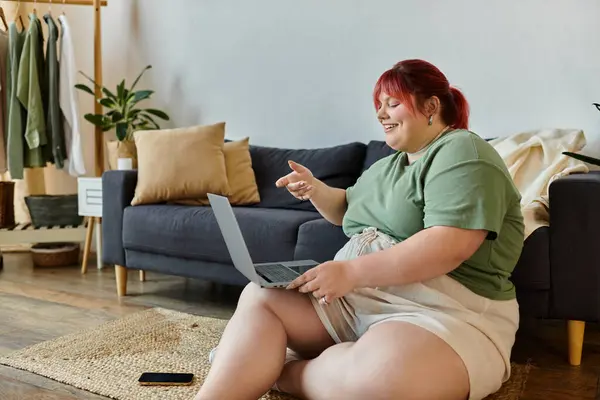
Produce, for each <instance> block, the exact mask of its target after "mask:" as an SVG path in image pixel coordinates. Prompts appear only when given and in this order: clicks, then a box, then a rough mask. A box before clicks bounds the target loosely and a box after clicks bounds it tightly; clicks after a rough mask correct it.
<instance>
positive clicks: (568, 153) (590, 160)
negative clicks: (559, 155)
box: [563, 103, 600, 166]
mask: <svg viewBox="0 0 600 400" xmlns="http://www.w3.org/2000/svg"><path fill="white" fill-rule="evenodd" d="M592 104H593V105H594V106H595V107H596V109H597V110H598V111H600V103H592ZM563 154H564V155H566V156H569V157H573V158H574V159H576V160H579V161H583V162H586V163H588V164H592V165H597V166H600V160H599V159H597V158H594V157H590V156H585V155H583V154H577V153H573V152H571V151H563Z"/></svg>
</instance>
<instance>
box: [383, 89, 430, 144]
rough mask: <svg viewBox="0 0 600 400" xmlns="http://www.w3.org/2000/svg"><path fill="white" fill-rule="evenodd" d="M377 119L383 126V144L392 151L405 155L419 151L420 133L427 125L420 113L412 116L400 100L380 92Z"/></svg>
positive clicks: (421, 139) (425, 119)
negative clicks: (401, 152)
mask: <svg viewBox="0 0 600 400" xmlns="http://www.w3.org/2000/svg"><path fill="white" fill-rule="evenodd" d="M377 118H378V119H379V122H380V123H381V125H382V126H383V131H384V133H385V142H386V143H387V145H388V146H390V147H391V148H392V149H394V150H399V151H404V152H407V153H413V152H416V151H418V150H419V149H420V147H421V145H422V141H423V138H421V137H420V136H421V132H423V130H425V129H427V124H428V120H427V118H426V117H425V116H424V115H423V114H422V113H420V112H416V113H415V114H413V113H412V112H411V111H410V109H409V108H407V107H406V106H405V105H404V104H402V103H401V102H400V100H398V99H395V98H393V97H391V96H389V95H388V94H386V93H383V92H382V93H381V94H380V95H379V109H378V110H377Z"/></svg>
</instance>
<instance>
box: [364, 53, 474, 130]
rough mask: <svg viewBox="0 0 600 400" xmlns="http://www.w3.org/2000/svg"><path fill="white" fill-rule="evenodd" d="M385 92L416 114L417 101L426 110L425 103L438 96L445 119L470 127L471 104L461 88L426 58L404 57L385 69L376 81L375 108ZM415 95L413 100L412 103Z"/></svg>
mask: <svg viewBox="0 0 600 400" xmlns="http://www.w3.org/2000/svg"><path fill="white" fill-rule="evenodd" d="M382 92H383V93H386V94H387V95H388V96H391V97H393V98H395V99H398V100H399V101H400V102H402V103H403V104H404V105H405V107H407V108H408V109H409V110H410V111H411V112H412V113H413V114H414V113H415V103H416V106H417V108H418V109H419V111H420V112H423V103H424V102H425V100H427V99H428V98H430V97H431V96H437V97H438V98H439V99H440V103H441V117H442V120H443V121H444V122H445V123H446V124H447V125H450V126H451V127H452V128H455V129H468V126H469V103H468V102H467V99H466V98H465V96H464V95H463V94H462V92H461V91H460V90H458V89H457V88H455V87H452V86H450V84H449V83H448V79H446V76H445V75H444V74H443V73H442V71H440V70H439V69H438V68H437V67H436V66H434V65H433V64H431V63H429V62H427V61H423V60H404V61H400V62H399V63H397V64H396V65H394V66H393V67H392V68H391V69H389V70H387V71H385V72H384V73H383V74H382V75H381V77H379V79H378V80H377V83H376V85H375V90H374V92H373V100H374V103H375V109H379V107H380V106H381V102H380V101H379V96H380V95H381V93H382ZM413 97H414V99H415V100H414V103H413Z"/></svg>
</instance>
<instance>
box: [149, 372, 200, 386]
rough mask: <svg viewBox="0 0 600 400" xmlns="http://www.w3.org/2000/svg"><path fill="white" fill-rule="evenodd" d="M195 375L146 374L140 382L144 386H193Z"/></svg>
mask: <svg viewBox="0 0 600 400" xmlns="http://www.w3.org/2000/svg"><path fill="white" fill-rule="evenodd" d="M193 380H194V374H184V373H172V372H144V373H143V374H142V375H141V376H140V379H138V382H139V384H140V385H143V386H182V385H183V386H185V385H191V384H192V381H193Z"/></svg>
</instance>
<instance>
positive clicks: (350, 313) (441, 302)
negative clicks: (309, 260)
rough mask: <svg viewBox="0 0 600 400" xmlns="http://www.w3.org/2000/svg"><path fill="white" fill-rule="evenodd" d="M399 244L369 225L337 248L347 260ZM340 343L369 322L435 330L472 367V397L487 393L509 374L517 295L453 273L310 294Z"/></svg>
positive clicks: (339, 257)
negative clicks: (499, 295)
mask: <svg viewBox="0 0 600 400" xmlns="http://www.w3.org/2000/svg"><path fill="white" fill-rule="evenodd" d="M394 244H396V241H395V240H394V239H393V238H391V237H389V236H388V235H386V234H384V233H382V232H379V231H378V230H377V229H375V228H367V229H365V230H364V231H363V232H362V233H360V234H357V235H354V236H353V237H351V238H350V240H349V241H348V243H347V244H346V245H345V246H344V247H343V248H342V249H340V251H339V252H338V253H337V254H336V256H335V259H336V260H347V259H352V258H355V257H358V256H360V255H363V254H367V253H371V252H375V251H379V250H383V249H386V248H389V247H391V246H393V245H394ZM310 298H311V299H312V303H313V305H314V307H315V309H316V311H317V314H318V315H319V317H320V319H321V321H322V322H323V325H324V326H325V328H326V329H327V331H328V332H329V334H330V335H331V337H332V338H333V339H334V340H335V342H336V343H341V342H347V341H352V342H353V341H357V340H358V339H359V338H360V337H361V336H362V335H363V334H364V333H365V332H366V331H367V330H368V329H369V328H370V327H372V326H374V325H376V324H378V323H382V322H385V321H403V322H409V323H412V324H415V325H417V326H420V327H421V328H423V329H427V330H428V331H430V332H432V333H434V334H436V335H437V336H438V337H440V338H441V339H442V340H444V341H445V342H446V343H447V344H448V345H450V346H451V347H452V348H453V349H454V351H456V353H457V354H458V355H459V356H460V357H461V358H462V360H463V362H464V364H465V366H466V368H467V371H468V373H469V383H470V395H469V399H471V400H479V399H483V398H485V397H486V396H488V395H489V394H491V393H494V392H496V391H497V390H498V389H500V387H501V386H502V384H503V383H504V382H505V381H507V380H508V378H509V377H510V354H511V350H512V347H513V344H514V341H515V334H516V332H517V329H518V326H519V306H518V303H517V301H516V300H508V301H495V300H490V299H488V298H485V297H482V296H479V295H477V294H475V293H473V292H472V291H471V290H469V289H468V288H466V287H465V286H463V285H462V284H460V283H459V282H458V281H456V280H455V279H453V278H450V277H449V276H446V275H444V276H441V277H438V278H435V279H431V280H429V281H425V282H420V283H414V284H410V285H404V286H395V287H379V288H368V289H357V290H354V291H353V292H351V293H349V294H348V295H346V296H344V297H343V298H340V299H336V300H334V301H333V302H332V303H331V304H328V305H322V304H320V303H319V301H318V299H315V298H314V297H313V296H310Z"/></svg>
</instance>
